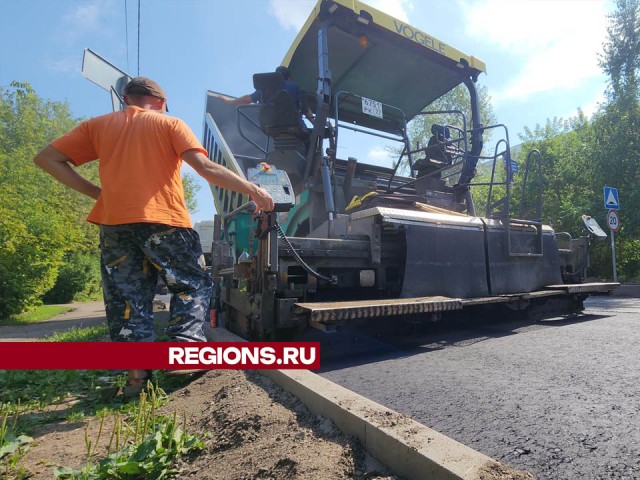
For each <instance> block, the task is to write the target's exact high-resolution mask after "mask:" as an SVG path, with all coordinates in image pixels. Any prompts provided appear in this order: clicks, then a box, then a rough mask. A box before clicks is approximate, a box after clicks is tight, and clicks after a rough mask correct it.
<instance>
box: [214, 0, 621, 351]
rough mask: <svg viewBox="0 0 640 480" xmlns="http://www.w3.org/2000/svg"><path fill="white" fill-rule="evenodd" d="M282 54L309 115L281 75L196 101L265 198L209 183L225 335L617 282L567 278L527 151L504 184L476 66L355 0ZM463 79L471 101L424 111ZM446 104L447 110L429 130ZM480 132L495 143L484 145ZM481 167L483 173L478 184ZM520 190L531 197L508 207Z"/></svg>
mask: <svg viewBox="0 0 640 480" xmlns="http://www.w3.org/2000/svg"><path fill="white" fill-rule="evenodd" d="M282 64H283V65H285V66H287V67H288V68H289V70H290V71H291V74H292V78H293V79H294V80H295V81H296V83H298V84H299V85H300V87H301V88H302V90H303V91H304V92H307V93H306V95H307V103H308V104H309V105H310V106H311V108H312V109H313V111H314V113H315V121H314V124H313V126H309V127H307V128H305V126H304V125H303V124H302V122H301V119H300V115H299V113H298V112H297V111H296V110H295V106H294V105H293V102H292V101H291V99H290V98H289V97H288V96H287V94H286V92H285V91H284V90H283V89H282V86H281V84H282V78H280V77H279V75H280V74H277V73H257V74H256V75H254V85H255V87H256V89H257V90H258V91H260V92H261V94H262V99H263V102H262V103H259V104H252V105H240V106H237V105H233V104H230V103H229V102H226V101H225V100H224V96H223V95H221V94H219V93H216V92H213V91H209V92H207V95H206V106H205V122H204V125H205V126H204V141H203V143H204V146H205V148H206V149H207V151H208V152H209V155H210V158H211V160H212V161H214V162H216V163H218V164H220V165H223V166H225V167H226V168H229V169H231V170H232V171H234V172H236V173H237V174H238V175H240V176H242V177H243V178H246V179H248V180H249V181H253V182H255V183H257V184H259V185H261V186H263V187H265V188H267V189H270V191H271V192H272V194H273V196H274V198H275V199H276V204H277V208H276V209H275V211H274V212H260V213H257V212H255V205H253V204H252V202H250V201H249V198H247V197H246V196H244V195H239V194H237V193H235V192H229V191H226V190H223V189H219V188H218V187H213V188H212V193H213V197H214V201H215V205H216V209H217V212H218V213H217V215H216V218H215V222H214V223H215V230H214V242H213V248H212V252H213V253H212V257H213V276H214V279H215V281H216V285H217V289H216V290H217V293H216V297H215V298H214V302H213V305H214V307H215V308H216V309H218V310H219V313H220V314H221V315H222V317H223V318H224V321H225V324H226V326H227V327H228V328H229V329H231V330H233V331H235V332H236V333H238V334H240V335H242V336H244V337H245V338H251V339H262V340H267V339H290V338H294V337H295V336H296V335H298V334H300V333H301V332H302V331H304V330H305V329H307V328H308V327H314V328H318V329H320V330H322V331H326V332H330V331H332V330H334V329H335V328H336V327H337V326H339V325H341V324H342V323H344V322H349V321H352V320H357V321H367V320H369V319H375V318H380V319H384V320H383V321H388V322H399V321H402V320H403V319H404V318H409V317H410V318H411V319H412V320H414V321H415V320H418V321H420V320H431V319H433V318H439V317H440V316H442V315H446V314H447V313H448V312H453V311H459V310H463V309H465V308H473V307H478V308H489V307H491V306H497V305H503V306H507V307H509V308H513V309H527V308H530V307H534V306H539V307H541V308H544V306H545V305H546V306H549V308H548V309H547V310H546V313H547V314H556V313H570V312H576V311H580V310H581V309H582V301H583V300H584V299H585V298H586V297H587V296H588V295H589V294H592V293H604V292H608V291H610V290H612V289H614V288H616V286H617V284H613V283H580V281H581V280H582V278H583V277H584V274H583V273H584V268H585V265H586V261H585V258H586V254H587V253H586V250H587V249H586V248H585V241H583V240H581V239H572V238H570V237H567V234H561V233H556V232H554V231H553V229H552V228H551V227H549V226H548V225H544V224H543V223H542V221H541V218H542V214H541V208H542V199H541V193H540V192H541V189H540V187H539V183H540V182H541V162H542V159H541V158H540V155H539V153H537V152H532V153H530V154H529V155H528V156H527V160H526V164H525V165H524V167H521V172H520V174H521V175H523V178H524V181H523V183H524V184H523V185H522V186H521V191H518V192H516V191H515V189H514V186H513V185H514V182H513V179H514V171H513V168H514V167H513V162H512V159H511V157H510V144H509V136H508V132H507V129H506V128H505V127H504V126H503V125H489V126H485V125H482V124H481V121H480V107H479V102H478V94H477V90H476V86H475V85H476V82H477V80H478V77H479V75H480V74H481V73H483V72H485V70H486V67H485V65H484V63H483V62H482V61H480V60H479V59H477V58H475V57H473V56H471V55H467V54H465V53H462V52H460V51H459V50H457V49H455V48H454V47H452V46H450V45H449V44H447V43H445V42H443V41H441V40H438V39H436V38H434V37H433V36H430V35H428V34H427V33H425V32H423V31H422V30H420V29H417V28H415V27H413V26H411V25H407V24H406V23H404V22H402V21H400V20H398V19H395V18H393V17H391V16H388V15H386V14H384V13H382V12H380V11H378V10H376V9H374V8H372V7H370V6H368V5H366V4H364V3H362V2H359V1H355V0H320V1H318V3H317V4H316V6H315V7H314V9H313V11H312V12H311V14H310V16H309V18H308V19H307V21H306V23H305V24H304V27H303V28H302V30H301V31H300V32H299V34H298V36H297V37H296V39H295V40H294V42H293V45H292V46H291V48H290V50H289V51H288V52H287V53H286V55H285V57H284V59H283V62H282ZM459 85H463V86H464V87H466V89H467V91H468V93H469V102H470V104H469V108H468V111H464V112H463V111H458V110H454V111H445V112H441V111H440V112H436V111H429V110H428V108H429V105H430V104H431V103H432V102H433V101H434V100H436V99H438V98H440V97H442V96H443V95H445V94H446V93H448V92H449V91H451V90H452V89H453V88H455V87H457V86H459ZM443 114H446V115H447V117H446V118H451V119H454V120H452V121H448V123H446V124H442V123H441V122H439V121H438V119H440V118H442V115H443ZM420 117H424V120H425V122H426V123H427V124H429V123H432V126H431V134H432V136H431V138H430V140H429V141H428V143H427V145H422V146H421V145H412V143H411V140H410V139H409V136H408V133H407V123H408V122H409V121H411V120H413V119H418V118H420ZM347 130H351V131H355V132H358V133H360V134H362V135H366V136H374V137H380V138H383V139H385V140H388V141H390V142H395V143H396V144H397V145H398V151H399V152H400V153H399V154H398V158H397V160H396V161H395V162H394V167H382V166H379V165H374V164H367V163H365V162H362V161H359V160H357V159H356V158H340V157H339V156H338V146H339V145H342V142H344V141H345V140H344V139H343V137H345V138H346V136H345V135H344V134H343V132H345V131H347ZM489 133H492V134H494V135H500V139H499V140H498V141H496V142H495V145H496V147H495V150H494V152H493V153H490V154H487V153H485V152H484V150H485V149H484V148H483V146H484V145H483V137H485V136H487V134H489ZM401 166H404V171H403V172H404V173H402V174H401ZM479 168H483V169H485V170H486V171H487V175H486V176H487V177H488V178H489V180H488V181H483V182H479V181H477V180H476V173H477V170H478V169H479ZM525 191H526V192H534V194H528V195H527V196H526V197H527V200H528V201H529V202H530V204H531V205H529V207H531V208H524V207H523V208H521V209H520V210H519V211H516V210H515V209H514V208H513V206H512V204H515V203H516V202H515V201H516V199H517V198H518V196H520V199H521V206H524V204H525V202H524V200H523V199H524V198H525V194H524V192H525ZM478 192H484V194H485V195H486V198H484V199H483V200H482V201H478V200H477V198H476V197H477V196H478V195H479V193H478ZM535 192H537V193H535ZM474 200H476V203H477V204H478V205H482V209H481V210H482V212H480V211H479V210H480V209H479V208H477V207H476V204H475V203H474ZM526 211H527V212H530V213H526ZM245 250H246V251H247V253H248V255H243V258H239V257H240V256H241V254H243V252H244V251H245ZM246 257H248V258H246Z"/></svg>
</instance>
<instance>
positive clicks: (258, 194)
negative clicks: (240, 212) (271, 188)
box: [250, 185, 274, 212]
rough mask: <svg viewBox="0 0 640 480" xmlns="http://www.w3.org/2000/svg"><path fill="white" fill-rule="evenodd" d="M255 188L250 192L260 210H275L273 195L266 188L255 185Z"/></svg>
mask: <svg viewBox="0 0 640 480" xmlns="http://www.w3.org/2000/svg"><path fill="white" fill-rule="evenodd" d="M254 187H255V189H254V190H253V191H252V192H251V193H250V196H251V200H253V201H254V202H256V206H257V207H258V210H262V211H264V212H271V211H273V208H274V204H273V197H271V195H270V194H269V192H267V191H266V190H265V189H264V188H261V187H258V186H257V185H254Z"/></svg>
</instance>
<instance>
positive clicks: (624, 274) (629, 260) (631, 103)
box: [514, 0, 640, 279]
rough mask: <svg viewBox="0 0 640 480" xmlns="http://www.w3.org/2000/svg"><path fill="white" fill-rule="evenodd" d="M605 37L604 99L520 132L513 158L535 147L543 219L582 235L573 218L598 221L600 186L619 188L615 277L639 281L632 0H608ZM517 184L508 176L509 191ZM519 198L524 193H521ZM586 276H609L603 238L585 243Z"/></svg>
mask: <svg viewBox="0 0 640 480" xmlns="http://www.w3.org/2000/svg"><path fill="white" fill-rule="evenodd" d="M607 31H608V39H607V42H606V43H605V45H604V49H603V54H602V56H601V57H600V66H601V67H602V69H603V70H604V72H605V73H606V74H607V75H608V77H609V85H608V90H607V101H606V102H605V104H603V105H601V107H600V110H599V111H598V112H597V113H596V114H595V115H594V116H593V117H592V118H591V119H587V118H586V117H585V116H584V115H583V114H582V112H581V111H578V114H577V116H576V117H574V118H572V119H570V120H561V119H553V120H548V121H547V123H546V125H544V126H539V125H538V126H536V127H535V128H534V129H533V130H531V129H526V130H525V134H524V135H523V136H522V140H523V144H522V150H521V152H520V153H519V155H518V163H519V165H520V170H521V172H522V171H524V157H525V155H526V153H527V152H528V151H530V150H531V149H538V150H540V152H541V153H542V158H543V159H544V161H543V165H542V170H543V178H544V188H543V199H544V202H545V209H544V210H543V211H544V212H545V215H544V217H543V220H544V221H545V222H548V223H550V224H551V225H552V226H553V227H554V228H555V229H556V231H568V232H571V233H574V234H577V233H579V232H583V233H584V230H583V228H582V225H581V216H582V215H583V214H587V215H591V216H593V217H595V218H596V219H597V220H598V222H599V223H600V225H601V226H603V227H604V226H605V225H606V223H605V222H606V212H605V211H604V209H603V187H604V186H612V187H616V188H617V189H618V191H619V192H620V202H621V210H620V212H619V215H620V220H621V225H622V226H621V229H620V231H619V234H618V235H616V249H617V255H616V257H617V263H618V265H617V266H618V272H619V274H620V277H621V278H622V279H633V278H635V279H637V278H640V254H639V253H638V245H639V240H638V238H639V237H640V189H638V188H637V185H638V182H639V180H640V149H639V147H640V104H639V102H638V98H639V94H640V91H639V88H640V85H639V83H638V81H639V79H638V70H639V68H640V56H639V55H640V0H616V10H615V11H614V12H613V13H612V14H611V15H609V27H608V29H607ZM520 186H521V178H517V179H516V184H515V185H514V190H516V191H517V190H518V188H519V187H520ZM527 195H529V196H532V193H531V192H529V193H527ZM592 247H593V250H592V258H591V260H592V273H593V274H595V275H598V276H601V277H609V278H610V277H611V251H610V248H609V242H597V243H594V244H592Z"/></svg>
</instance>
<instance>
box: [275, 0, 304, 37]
mask: <svg viewBox="0 0 640 480" xmlns="http://www.w3.org/2000/svg"><path fill="white" fill-rule="evenodd" d="M315 3H316V2H315V1H314V0H270V1H269V13H270V14H271V15H273V16H274V17H276V19H277V20H278V22H279V23H280V25H282V28H284V29H286V30H289V29H291V30H300V29H301V28H302V26H303V25H304V22H306V20H307V17H308V16H309V14H310V13H311V10H313V6H314V5H315Z"/></svg>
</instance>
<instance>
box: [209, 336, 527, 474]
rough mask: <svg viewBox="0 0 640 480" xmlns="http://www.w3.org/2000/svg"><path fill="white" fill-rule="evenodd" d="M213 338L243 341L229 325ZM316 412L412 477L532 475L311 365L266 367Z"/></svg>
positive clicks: (399, 471) (398, 470)
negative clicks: (318, 372)
mask: <svg viewBox="0 0 640 480" xmlns="http://www.w3.org/2000/svg"><path fill="white" fill-rule="evenodd" d="M205 333H206V334H207V338H208V339H209V340H211V341H214V342H228V341H235V342H239V341H244V340H243V339H241V338H240V337H237V336H235V335H233V334H232V333H230V332H228V331H227V330H225V329H222V328H217V329H211V328H208V327H207V328H205ZM262 373H263V374H264V375H265V376H267V377H268V378H270V379H271V380H273V381H274V382H275V383H277V384H278V385H279V386H280V387H282V388H283V389H284V390H286V391H288V392H290V393H291V394H293V395H294V396H296V397H297V398H298V399H299V400H300V401H301V402H302V403H304V404H305V405H306V406H307V408H308V409H309V410H310V411H312V412H313V413H315V414H317V415H322V416H325V417H327V418H329V419H331V420H332V421H333V422H334V423H335V425H336V426H337V427H338V428H339V429H340V430H341V431H342V432H344V433H346V434H348V435H353V436H355V437H357V438H358V439H359V440H360V441H361V442H362V444H363V445H364V447H365V448H366V449H367V451H368V452H370V453H371V454H372V455H373V456H374V457H375V458H376V459H377V460H379V461H380V462H382V463H384V464H385V465H386V466H387V467H388V468H389V469H391V470H392V471H393V472H394V473H396V474H398V475H402V476H403V477H406V478H408V479H429V480H440V479H465V480H483V479H493V480H499V479H500V478H505V479H506V478H508V479H511V480H520V479H522V480H524V479H532V478H533V477H532V476H531V475H530V474H529V473H527V472H521V471H517V470H513V469H511V468H510V467H506V466H505V465H502V464H501V463H499V462H497V461H496V460H494V459H492V458H490V457H488V456H486V455H484V454H482V453H480V452H477V451H475V450H473V449H472V448H469V447H467V446H465V445H463V444H461V443H459V442H457V441H455V440H453V439H451V438H449V437H447V436H445V435H443V434H441V433H439V432H436V431H435V430H432V429H430V428H428V427H425V426H424V425H422V424H420V423H418V422H416V421H415V420H412V419H411V418H409V417H407V416H406V415H403V414H400V413H398V412H395V411H393V410H390V409H388V408H386V407H384V406H382V405H380V404H378V403H375V402H373V401H371V400H369V399H367V398H365V397H363V396H361V395H358V394H357V393H354V392H352V391H350V390H348V389H346V388H344V387H341V386H339V385H337V384H335V383H333V382H331V381H329V380H327V379H325V378H322V377H320V376H319V375H316V374H314V373H312V372H310V371H308V370H264V371H263V372H262Z"/></svg>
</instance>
